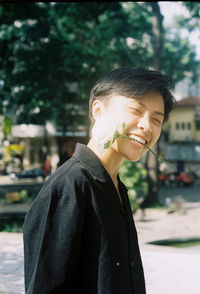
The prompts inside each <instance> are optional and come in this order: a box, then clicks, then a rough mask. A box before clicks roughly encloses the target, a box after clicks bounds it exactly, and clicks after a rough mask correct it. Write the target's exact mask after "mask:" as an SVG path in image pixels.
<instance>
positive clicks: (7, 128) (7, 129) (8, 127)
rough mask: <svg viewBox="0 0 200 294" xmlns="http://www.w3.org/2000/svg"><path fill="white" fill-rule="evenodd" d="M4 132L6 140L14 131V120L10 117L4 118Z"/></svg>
mask: <svg viewBox="0 0 200 294" xmlns="http://www.w3.org/2000/svg"><path fill="white" fill-rule="evenodd" d="M2 131H3V135H4V138H6V137H7V135H10V134H11V131H12V119H11V118H10V117H4V118H3V121H2Z"/></svg>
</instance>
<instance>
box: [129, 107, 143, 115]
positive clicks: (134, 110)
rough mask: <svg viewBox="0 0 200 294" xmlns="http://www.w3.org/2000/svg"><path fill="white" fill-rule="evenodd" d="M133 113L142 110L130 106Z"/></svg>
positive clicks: (139, 112)
mask: <svg viewBox="0 0 200 294" xmlns="http://www.w3.org/2000/svg"><path fill="white" fill-rule="evenodd" d="M130 109H131V111H132V112H133V113H136V114H141V113H142V112H141V111H140V110H139V109H137V108H130Z"/></svg>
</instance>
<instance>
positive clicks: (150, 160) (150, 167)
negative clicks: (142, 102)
mask: <svg viewBox="0 0 200 294" xmlns="http://www.w3.org/2000/svg"><path fill="white" fill-rule="evenodd" d="M149 3H150V5H151V8H152V20H153V21H152V25H153V35H154V56H153V67H154V69H155V70H158V71H159V70H160V68H161V61H162V43H163V29H162V21H163V16H162V14H161V12H160V7H159V5H158V3H157V2H149ZM153 150H154V151H155V152H156V153H158V151H159V146H158V143H156V144H155V146H154V148H153ZM146 168H147V181H148V187H149V189H148V195H147V197H146V199H145V201H144V203H143V206H144V207H145V206H150V205H152V204H158V203H159V199H158V171H159V170H158V161H157V159H156V158H155V156H154V155H153V154H152V153H151V152H148V153H147V157H146Z"/></svg>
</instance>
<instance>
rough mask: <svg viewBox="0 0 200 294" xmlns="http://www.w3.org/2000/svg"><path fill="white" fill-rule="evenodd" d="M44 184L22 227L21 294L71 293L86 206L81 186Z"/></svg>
mask: <svg viewBox="0 0 200 294" xmlns="http://www.w3.org/2000/svg"><path fill="white" fill-rule="evenodd" d="M64 182H65V183H64V184H63V185H61V184H56V187H54V188H53V185H52V184H47V185H46V186H45V187H44V188H43V189H42V190H41V192H40V193H39V195H38V196H37V198H36V200H35V201H34V203H33V205H32V207H31V208H30V210H29V212H28V214H27V216H26V219H25V222H24V227H23V236H24V268H25V293H26V294H38V293H40V294H47V293H71V291H70V288H71V285H72V283H73V279H74V276H75V272H76V269H77V265H78V261H79V256H80V251H81V235H82V230H83V224H84V218H85V211H86V206H87V201H86V192H85V191H84V185H81V186H80V184H79V185H78V184H77V183H76V182H75V181H71V180H70V179H69V178H65V181H64Z"/></svg>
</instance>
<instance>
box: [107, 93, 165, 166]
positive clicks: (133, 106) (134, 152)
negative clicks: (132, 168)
mask: <svg viewBox="0 0 200 294" xmlns="http://www.w3.org/2000/svg"><path fill="white" fill-rule="evenodd" d="M106 110H107V111H108V112H110V113H111V114H112V116H113V119H114V121H115V122H116V124H117V125H122V124H123V122H125V123H126V129H125V133H126V134H127V135H128V136H129V137H132V138H134V139H137V140H138V141H140V142H141V143H143V144H144V143H145V144H146V145H147V146H148V147H150V148H151V147H152V146H153V145H154V144H155V143H156V142H157V140H158V139H159V137H160V133H161V129H162V123H163V120H164V101H163V97H162V95H161V94H160V92H159V91H156V90H154V91H151V92H149V93H147V94H146V95H144V96H143V97H141V98H127V97H124V96H113V97H111V98H110V100H109V103H108V105H107V107H106ZM143 144H140V143H139V142H136V141H133V140H129V139H124V138H118V139H116V141H115V142H114V144H112V145H111V147H110V148H112V149H113V152H114V153H115V152H117V153H118V154H120V155H121V156H122V157H124V158H127V159H128V160H131V161H137V160H139V159H140V157H141V156H142V155H143V154H144V153H145V152H146V151H147V148H146V147H145V146H144V145H143Z"/></svg>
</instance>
